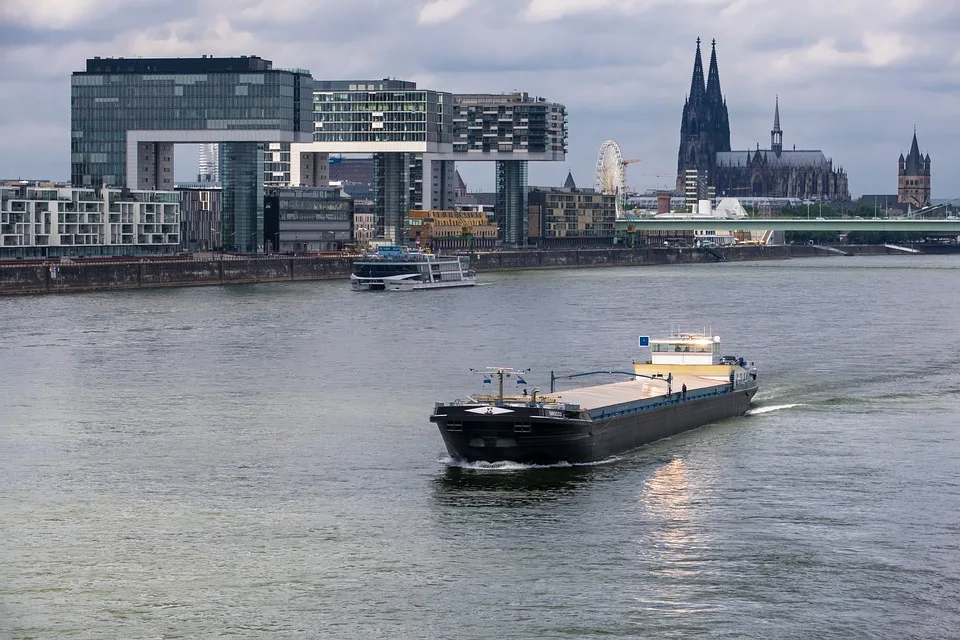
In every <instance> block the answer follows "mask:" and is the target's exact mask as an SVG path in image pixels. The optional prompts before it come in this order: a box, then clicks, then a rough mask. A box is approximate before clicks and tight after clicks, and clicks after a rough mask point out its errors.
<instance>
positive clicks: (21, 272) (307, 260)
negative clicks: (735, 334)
mask: <svg viewBox="0 0 960 640" xmlns="http://www.w3.org/2000/svg"><path fill="white" fill-rule="evenodd" d="M852 249H854V248H853V247H846V246H845V247H844V250H846V251H848V252H850V253H900V252H897V251H896V250H892V249H887V248H886V247H883V246H882V245H881V246H870V247H862V249H865V250H864V251H853V250H852ZM823 255H837V254H835V253H828V252H825V251H824V250H822V249H820V248H819V247H813V246H807V245H789V246H772V247H756V246H744V247H724V248H719V247H716V248H711V249H709V250H705V249H692V248H683V249H680V248H646V249H570V250H555V251H494V252H488V253H476V254H473V255H472V257H471V259H470V264H471V266H472V267H473V268H474V269H476V270H477V271H478V272H485V271H508V270H521V269H570V268H584V267H603V266H611V267H612V266H640V265H664V264H690V263H699V262H717V261H718V260H719V259H720V256H722V257H723V258H724V259H726V260H729V261H732V262H737V261H748V260H785V259H787V258H791V257H811V256H823ZM901 255H902V254H901ZM351 270H352V259H351V258H349V257H332V256H318V257H295V258H291V257H284V258H271V257H266V258H243V257H229V258H227V259H224V260H190V259H182V258H171V259H169V260H159V259H150V260H143V261H137V260H116V261H110V260H96V261H73V262H63V263H60V264H52V263H45V262H40V261H24V262H20V261H17V262H8V263H5V264H0V295H2V294H12V295H16V294H31V293H67V292H80V291H105V290H111V289H147V288H153V287H186V286H200V285H224V284H242V283H253V282H291V281H298V280H329V279H337V278H347V277H349V276H350V272H351Z"/></svg>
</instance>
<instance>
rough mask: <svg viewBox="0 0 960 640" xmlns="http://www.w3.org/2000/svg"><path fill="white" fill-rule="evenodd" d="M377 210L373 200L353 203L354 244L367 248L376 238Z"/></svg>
mask: <svg viewBox="0 0 960 640" xmlns="http://www.w3.org/2000/svg"><path fill="white" fill-rule="evenodd" d="M376 229H377V224H376V208H375V207H374V204H373V201H372V200H356V199H354V201H353V242H354V244H357V245H360V246H361V247H362V246H365V245H366V244H367V243H368V242H370V241H371V240H373V239H374V238H375V237H376V236H375V235H374V232H375V231H376Z"/></svg>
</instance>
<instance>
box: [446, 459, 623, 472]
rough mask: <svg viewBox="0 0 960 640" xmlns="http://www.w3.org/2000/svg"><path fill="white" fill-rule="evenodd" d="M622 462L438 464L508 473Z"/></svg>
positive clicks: (453, 461)
mask: <svg viewBox="0 0 960 640" xmlns="http://www.w3.org/2000/svg"><path fill="white" fill-rule="evenodd" d="M620 460H622V458H620V457H619V456H612V457H610V458H605V459H603V460H598V461H596V462H575V463H571V462H557V463H555V464H525V463H523V462H511V461H509V460H502V461H499V462H483V461H476V462H470V461H468V460H457V459H456V458H451V457H449V456H447V457H445V458H441V459H440V460H439V462H440V463H441V464H444V465H446V466H448V467H455V468H457V469H468V470H470V471H508V472H517V471H530V470H532V469H571V468H574V467H596V466H599V465H604V464H611V463H613V462H618V461H620Z"/></svg>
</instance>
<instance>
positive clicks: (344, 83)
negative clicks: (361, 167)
mask: <svg viewBox="0 0 960 640" xmlns="http://www.w3.org/2000/svg"><path fill="white" fill-rule="evenodd" d="M452 102H453V96H452V94H449V93H444V92H442V91H429V90H426V89H417V85H416V83H414V82H407V81H404V80H375V81H371V80H364V81H360V80H338V81H324V80H319V81H316V82H315V83H314V90H313V117H314V133H313V139H314V141H315V142H340V143H351V144H352V143H383V142H391V143H421V144H417V145H411V146H410V147H409V148H408V149H404V150H405V151H408V152H417V151H420V152H430V151H437V150H438V149H437V145H440V144H448V145H449V144H450V142H451V140H452V137H451V136H452V133H453V130H452V125H453V111H452ZM381 150H382V149H381Z"/></svg>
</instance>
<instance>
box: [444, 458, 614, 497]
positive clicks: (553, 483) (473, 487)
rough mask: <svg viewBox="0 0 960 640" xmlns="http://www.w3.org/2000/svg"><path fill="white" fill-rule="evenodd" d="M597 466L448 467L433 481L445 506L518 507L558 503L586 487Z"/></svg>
mask: <svg viewBox="0 0 960 640" xmlns="http://www.w3.org/2000/svg"><path fill="white" fill-rule="evenodd" d="M596 473H597V468H596V467H591V466H577V467H547V468H542V467H539V468H538V467H518V468H508V469H502V468H489V469H487V468H481V469H477V468H463V467H457V466H448V467H446V468H445V469H444V470H443V471H442V472H441V473H440V474H439V475H438V476H437V477H436V478H434V481H433V490H434V497H435V498H436V499H437V501H438V502H440V503H441V504H444V505H463V506H504V507H517V506H523V505H527V504H531V503H537V502H545V501H548V500H556V499H558V498H560V497H562V496H568V495H570V494H571V493H574V492H575V491H576V490H577V489H579V488H580V487H582V486H583V485H585V484H586V483H588V482H589V481H590V479H591V478H593V477H594V476H595V474H596Z"/></svg>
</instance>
